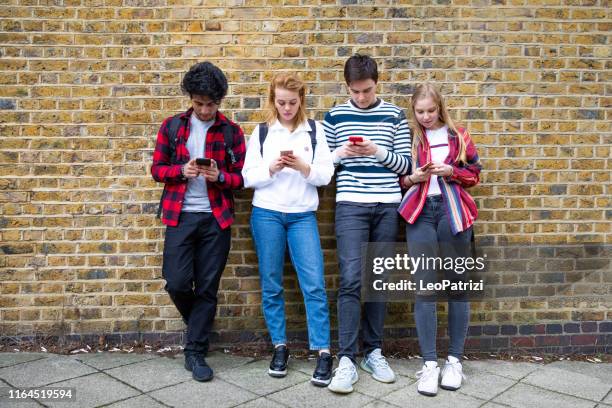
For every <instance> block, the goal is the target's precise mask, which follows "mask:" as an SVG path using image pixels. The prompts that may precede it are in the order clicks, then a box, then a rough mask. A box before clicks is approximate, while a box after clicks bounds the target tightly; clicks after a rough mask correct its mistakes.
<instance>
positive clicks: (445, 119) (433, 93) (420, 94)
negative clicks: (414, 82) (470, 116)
mask: <svg viewBox="0 0 612 408" xmlns="http://www.w3.org/2000/svg"><path fill="white" fill-rule="evenodd" d="M424 98H431V100H432V101H433V103H434V104H436V106H437V107H438V115H439V120H440V121H441V122H442V123H444V124H445V125H446V126H448V128H449V129H450V130H451V131H453V132H454V133H455V135H456V136H457V138H459V152H458V153H457V157H456V158H455V162H460V163H464V164H465V163H466V162H467V159H466V157H465V140H464V139H463V135H460V134H459V131H458V130H457V126H456V125H455V122H453V120H452V119H451V117H450V115H449V114H448V110H447V109H446V104H445V103H444V98H443V97H442V94H441V93H440V91H439V90H438V88H436V87H435V86H434V85H433V84H431V83H429V82H425V83H422V84H420V85H418V86H417V87H416V89H415V90H414V93H413V94H412V97H411V98H410V120H411V122H412V137H413V139H412V156H413V157H414V159H415V162H416V158H417V151H418V150H417V148H418V146H419V145H420V144H421V143H423V140H424V138H425V130H424V129H423V126H421V124H420V123H419V122H418V121H417V119H416V115H415V113H414V105H416V103H417V101H419V100H420V99H424ZM420 164H421V165H423V164H425V163H420Z"/></svg>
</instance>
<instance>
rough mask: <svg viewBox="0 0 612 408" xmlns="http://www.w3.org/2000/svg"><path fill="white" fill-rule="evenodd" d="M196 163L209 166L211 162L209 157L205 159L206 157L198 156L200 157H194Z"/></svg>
mask: <svg viewBox="0 0 612 408" xmlns="http://www.w3.org/2000/svg"><path fill="white" fill-rule="evenodd" d="M196 164H197V165H198V166H208V167H210V164H211V162H210V159H207V158H201V157H200V158H197V159H196Z"/></svg>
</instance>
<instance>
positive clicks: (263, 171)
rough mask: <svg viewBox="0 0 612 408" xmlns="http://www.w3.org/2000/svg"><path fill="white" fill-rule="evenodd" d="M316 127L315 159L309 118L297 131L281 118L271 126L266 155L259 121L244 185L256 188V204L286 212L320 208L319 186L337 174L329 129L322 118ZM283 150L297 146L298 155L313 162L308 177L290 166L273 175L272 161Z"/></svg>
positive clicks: (252, 140)
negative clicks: (283, 123)
mask: <svg viewBox="0 0 612 408" xmlns="http://www.w3.org/2000/svg"><path fill="white" fill-rule="evenodd" d="M316 127H317V132H316V133H317V146H316V152H315V157H314V161H313V159H312V144H311V142H310V135H309V133H308V132H309V131H310V125H309V124H308V122H304V123H302V124H300V125H299V126H298V127H297V128H296V129H295V130H294V131H293V132H289V130H288V129H287V128H285V127H284V126H282V125H281V124H280V122H278V121H276V122H274V124H273V125H272V126H270V127H269V128H268V135H267V136H266V140H265V141H264V148H263V157H262V155H261V153H260V145H259V125H257V126H256V127H255V129H254V130H253V134H251V137H250V139H249V143H248V146H247V153H246V159H245V162H244V167H243V168H242V176H243V177H244V186H245V187H252V188H254V189H255V194H254V195H253V205H254V206H255V207H260V208H265V209H267V210H273V211H279V212H285V213H299V212H306V211H316V209H317V207H318V206H319V195H318V193H317V186H324V185H326V184H328V183H329V181H330V180H331V177H332V175H333V174H334V164H333V162H332V156H331V152H330V151H329V148H328V147H327V141H326V139H325V131H324V130H323V126H321V124H320V123H319V122H316ZM282 150H293V154H294V155H296V156H299V157H300V158H301V159H302V160H304V161H305V162H306V163H308V164H309V165H310V174H309V175H308V177H306V178H305V177H304V176H302V174H301V173H300V172H299V171H297V170H293V169H290V168H288V167H285V168H284V169H282V170H281V171H279V172H277V173H275V174H274V175H273V176H270V163H272V161H273V160H275V159H276V158H278V157H279V156H280V152H281V151H282Z"/></svg>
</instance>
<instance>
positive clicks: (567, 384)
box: [521, 366, 612, 402]
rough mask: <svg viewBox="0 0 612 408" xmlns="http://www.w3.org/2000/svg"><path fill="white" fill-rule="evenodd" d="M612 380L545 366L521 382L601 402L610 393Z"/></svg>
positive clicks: (611, 377)
mask: <svg viewBox="0 0 612 408" xmlns="http://www.w3.org/2000/svg"><path fill="white" fill-rule="evenodd" d="M611 379H612V376H610V377H608V379H607V381H604V380H603V379H601V378H597V377H595V376H593V375H585V374H582V373H579V372H576V371H569V370H565V369H561V368H557V367H551V366H544V367H542V368H540V369H538V370H536V371H534V372H533V373H531V374H529V375H528V376H527V377H525V378H524V379H523V380H522V381H521V382H522V383H525V384H530V385H535V386H537V387H541V388H546V389H548V390H551V391H556V392H558V393H561V394H569V395H573V396H576V397H581V398H585V399H589V400H593V401H595V402H599V401H601V400H602V399H603V398H604V397H605V396H606V395H607V394H608V392H609V391H610V387H611V386H612V384H611V382H610V381H611Z"/></svg>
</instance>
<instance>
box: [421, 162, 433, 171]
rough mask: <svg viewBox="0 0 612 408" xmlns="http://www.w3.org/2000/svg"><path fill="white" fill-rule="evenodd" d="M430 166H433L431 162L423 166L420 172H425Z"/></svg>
mask: <svg viewBox="0 0 612 408" xmlns="http://www.w3.org/2000/svg"><path fill="white" fill-rule="evenodd" d="M431 166H433V162H429V163H427V164H425V165H424V166H423V167H421V170H422V171H427V170H428V169H429V168H430V167H431Z"/></svg>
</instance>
